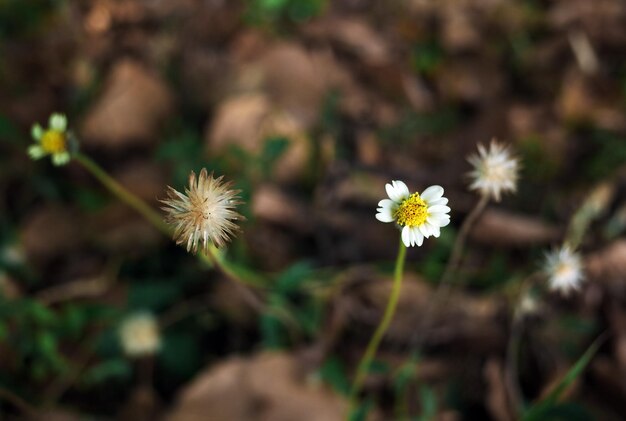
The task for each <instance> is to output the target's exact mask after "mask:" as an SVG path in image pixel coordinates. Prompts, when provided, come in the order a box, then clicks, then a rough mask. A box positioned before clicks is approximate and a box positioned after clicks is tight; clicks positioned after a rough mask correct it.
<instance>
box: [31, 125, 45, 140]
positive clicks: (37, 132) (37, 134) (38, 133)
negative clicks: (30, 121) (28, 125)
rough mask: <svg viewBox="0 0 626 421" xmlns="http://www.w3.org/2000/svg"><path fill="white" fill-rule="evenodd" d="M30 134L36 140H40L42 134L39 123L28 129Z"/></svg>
mask: <svg viewBox="0 0 626 421" xmlns="http://www.w3.org/2000/svg"><path fill="white" fill-rule="evenodd" d="M30 134H31V136H32V137H33V139H35V140H36V141H40V140H41V138H42V136H43V129H42V128H41V126H40V125H39V124H35V125H34V126H33V128H32V129H30Z"/></svg>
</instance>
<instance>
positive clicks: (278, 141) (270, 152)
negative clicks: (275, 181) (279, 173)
mask: <svg viewBox="0 0 626 421" xmlns="http://www.w3.org/2000/svg"><path fill="white" fill-rule="evenodd" d="M288 147H289V139H287V138H285V137H271V138H269V139H267V140H266V141H265V143H264V144H263V150H262V151H261V154H260V156H259V163H260V166H261V171H262V173H263V175H264V176H266V177H267V176H269V174H270V172H271V171H272V167H273V165H274V164H275V163H276V161H277V160H278V158H280V157H281V156H282V155H283V154H284V153H285V152H286V151H287V148H288Z"/></svg>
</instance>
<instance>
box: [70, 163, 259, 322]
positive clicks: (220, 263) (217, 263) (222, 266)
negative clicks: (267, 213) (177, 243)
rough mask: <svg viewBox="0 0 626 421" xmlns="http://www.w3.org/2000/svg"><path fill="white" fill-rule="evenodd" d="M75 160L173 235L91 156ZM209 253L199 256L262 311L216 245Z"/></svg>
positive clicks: (122, 199)
mask: <svg viewBox="0 0 626 421" xmlns="http://www.w3.org/2000/svg"><path fill="white" fill-rule="evenodd" d="M73 158H74V160H75V161H76V162H78V163H79V164H81V165H82V166H83V168H85V169H86V170H87V171H89V172H90V173H91V174H92V175H93V176H94V177H95V178H97V179H98V181H100V182H101V183H102V185H104V187H106V188H107V189H108V190H109V191H110V192H111V193H112V194H113V195H114V196H116V197H117V198H118V199H120V200H121V201H122V202H124V203H126V204H127V205H128V206H130V207H131V208H133V209H134V210H136V211H137V212H138V213H139V214H141V215H142V216H143V217H144V218H146V220H147V221H148V222H150V223H151V224H152V225H153V226H154V227H155V228H157V229H158V230H159V231H161V232H162V233H163V234H164V235H166V236H167V237H170V238H171V237H172V229H171V228H170V226H169V225H167V224H166V223H165V221H163V218H162V217H161V215H160V214H159V213H158V212H156V211H155V210H154V209H152V208H151V207H150V206H149V205H148V204H147V203H146V202H144V201H143V200H141V199H140V198H139V197H137V196H136V195H134V194H133V193H132V192H130V191H129V190H128V189H126V188H125V187H124V186H122V185H121V184H120V183H118V182H117V181H116V180H115V179H114V178H113V177H111V176H110V175H109V174H108V173H107V172H106V171H105V170H104V169H103V168H102V167H100V166H99V165H98V164H97V163H95V162H94V161H93V160H92V159H91V158H89V157H88V156H86V155H83V154H81V153H77V154H75V155H74V156H73ZM209 254H210V255H211V257H209V256H207V255H204V254H200V255H199V258H200V259H201V260H203V261H205V262H209V263H210V264H211V265H212V266H214V267H216V268H217V269H218V270H219V271H220V272H222V273H223V274H224V276H226V277H227V278H229V279H230V280H232V281H234V283H235V284H236V285H237V288H238V290H239V291H240V292H241V293H242V296H243V297H244V299H245V300H246V301H247V302H248V304H249V305H250V306H251V307H252V308H254V309H255V310H257V311H259V312H261V311H262V310H263V309H264V308H265V307H264V304H263V302H262V301H261V300H260V299H259V298H258V297H257V296H256V295H255V294H254V293H253V292H252V291H250V289H249V288H250V287H249V286H248V285H247V283H248V282H246V281H245V280H244V279H242V278H241V277H240V276H238V275H237V274H236V273H235V272H234V271H233V270H232V269H231V268H230V267H229V266H228V265H227V264H226V262H225V261H224V259H222V258H221V257H220V256H218V253H217V249H216V248H215V247H210V248H209Z"/></svg>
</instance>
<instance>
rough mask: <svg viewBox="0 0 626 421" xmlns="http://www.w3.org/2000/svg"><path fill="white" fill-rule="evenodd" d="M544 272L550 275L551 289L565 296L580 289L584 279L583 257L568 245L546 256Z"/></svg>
mask: <svg viewBox="0 0 626 421" xmlns="http://www.w3.org/2000/svg"><path fill="white" fill-rule="evenodd" d="M544 271H545V272H546V274H547V275H548V282H549V284H550V289H552V290H557V291H559V292H561V293H562V294H563V295H569V293H570V292H571V291H572V290H577V289H579V288H580V284H581V282H582V281H583V279H584V274H583V264H582V259H581V256H580V254H578V253H576V252H574V251H573V250H571V249H570V247H569V246H567V245H565V246H563V247H561V248H560V249H555V250H553V251H552V252H550V253H547V254H546V262H545V266H544Z"/></svg>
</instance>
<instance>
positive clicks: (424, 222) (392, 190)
mask: <svg viewBox="0 0 626 421" xmlns="http://www.w3.org/2000/svg"><path fill="white" fill-rule="evenodd" d="M385 189H386V190H387V195H388V196H389V199H383V200H381V201H380V202H378V209H376V211H377V213H376V219H378V220H379V221H381V222H395V223H396V224H397V225H398V227H400V228H401V229H402V234H401V235H402V242H403V243H404V245H405V246H407V247H411V246H415V245H417V246H421V245H422V243H423V242H424V238H428V237H430V236H431V235H432V236H433V237H439V234H440V230H441V228H442V227H445V226H446V225H448V224H449V223H450V215H448V212H450V208H449V207H448V206H446V205H447V203H448V199H447V198H445V197H443V187H441V186H430V187H429V188H427V189H426V190H424V191H423V192H422V194H421V195H420V194H419V193H412V194H411V193H410V192H409V188H408V187H407V186H406V184H404V182H402V181H399V180H394V181H392V182H391V184H386V185H385Z"/></svg>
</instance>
